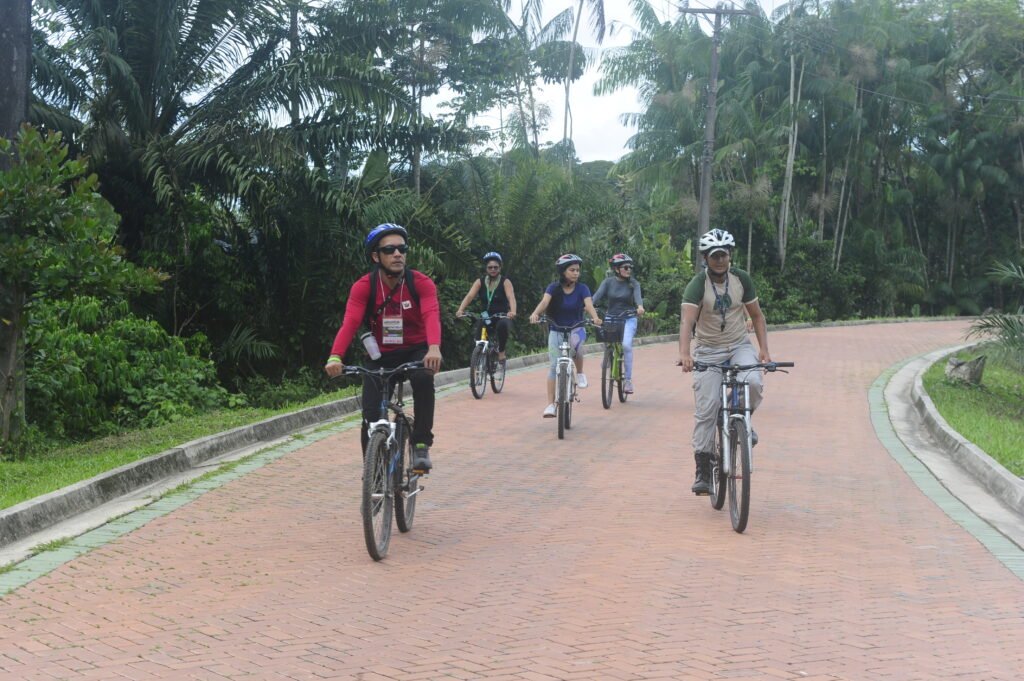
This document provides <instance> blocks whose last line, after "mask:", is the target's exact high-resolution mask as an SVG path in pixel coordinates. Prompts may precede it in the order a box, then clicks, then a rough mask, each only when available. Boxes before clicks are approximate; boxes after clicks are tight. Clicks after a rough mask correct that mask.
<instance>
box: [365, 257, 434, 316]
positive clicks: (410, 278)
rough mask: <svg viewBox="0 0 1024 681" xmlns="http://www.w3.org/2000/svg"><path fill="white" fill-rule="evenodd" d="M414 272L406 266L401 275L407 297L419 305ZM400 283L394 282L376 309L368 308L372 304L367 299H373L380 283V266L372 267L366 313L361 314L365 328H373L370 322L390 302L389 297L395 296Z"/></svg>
mask: <svg viewBox="0 0 1024 681" xmlns="http://www.w3.org/2000/svg"><path fill="white" fill-rule="evenodd" d="M415 274H416V270H411V269H408V268H406V270H405V274H404V275H402V276H403V280H404V281H405V287H406V288H407V289H408V290H409V297H410V298H412V300H413V302H414V303H416V306H417V307H419V304H420V294H419V293H417V292H416V277H415V276H414V275H415ZM401 283H402V282H401V281H399V282H398V283H397V284H395V287H394V288H393V289H391V293H390V294H388V296H387V297H386V298H385V299H384V301H383V302H382V303H381V304H380V305H378V306H377V309H376V310H372V309H370V308H372V307H373V305H371V304H370V303H369V301H371V300H373V299H374V298H375V297H376V295H377V288H378V287H379V285H380V267H374V268H373V271H372V272H370V297H369V298H368V299H367V305H366V313H365V314H364V315H363V326H365V327H366V328H367V330H369V331H372V330H373V327H372V326H370V324H371V322H372V321H373V319H374V318H375V317H379V316H380V315H381V313H383V312H384V308H385V307H387V305H388V303H390V302H391V299H392V298H393V297H394V296H395V294H396V293H398V289H399V288H400V287H401Z"/></svg>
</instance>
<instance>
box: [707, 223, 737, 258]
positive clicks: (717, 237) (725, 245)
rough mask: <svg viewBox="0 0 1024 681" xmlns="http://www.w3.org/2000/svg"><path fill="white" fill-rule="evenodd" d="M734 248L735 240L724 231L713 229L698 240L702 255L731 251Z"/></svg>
mask: <svg viewBox="0 0 1024 681" xmlns="http://www.w3.org/2000/svg"><path fill="white" fill-rule="evenodd" d="M734 248H736V239H733V238H732V234H729V232H727V231H725V230H724V229H713V230H711V231H710V232H707V233H705V234H704V235H702V236H701V238H700V252H701V254H702V255H710V254H711V252H712V251H717V250H722V249H726V250H730V251H731V250H732V249H734Z"/></svg>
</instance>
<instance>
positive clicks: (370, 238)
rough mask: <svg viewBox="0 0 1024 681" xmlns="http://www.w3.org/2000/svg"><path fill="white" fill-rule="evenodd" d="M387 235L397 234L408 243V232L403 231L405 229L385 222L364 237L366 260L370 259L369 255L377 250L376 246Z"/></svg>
mask: <svg viewBox="0 0 1024 681" xmlns="http://www.w3.org/2000/svg"><path fill="white" fill-rule="evenodd" d="M388 234H398V235H401V237H402V238H403V239H405V240H406V241H409V232H407V231H406V230H405V227H402V226H401V225H396V224H394V223H393V222H385V223H384V224H382V225H377V226H376V227H374V228H373V229H371V230H370V233H369V234H367V235H366V241H364V242H363V246H364V248H365V249H366V257H367V258H369V257H370V254H371V253H373V252H374V251H375V250H377V244H379V243H380V240H381V239H383V238H384V237H386V236H387V235H388Z"/></svg>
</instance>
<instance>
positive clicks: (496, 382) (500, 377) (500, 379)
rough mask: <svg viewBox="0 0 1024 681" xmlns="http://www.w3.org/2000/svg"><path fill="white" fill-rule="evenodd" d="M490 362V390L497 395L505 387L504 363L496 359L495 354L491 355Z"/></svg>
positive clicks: (496, 355)
mask: <svg viewBox="0 0 1024 681" xmlns="http://www.w3.org/2000/svg"><path fill="white" fill-rule="evenodd" d="M491 361H492V362H493V365H492V366H493V367H494V368H493V370H492V371H491V390H493V391H494V393H495V394H497V393H500V392H501V389H502V388H504V387H505V363H504V362H502V361H501V360H500V359H498V353H497V352H495V353H494V354H493V355H492V357H491Z"/></svg>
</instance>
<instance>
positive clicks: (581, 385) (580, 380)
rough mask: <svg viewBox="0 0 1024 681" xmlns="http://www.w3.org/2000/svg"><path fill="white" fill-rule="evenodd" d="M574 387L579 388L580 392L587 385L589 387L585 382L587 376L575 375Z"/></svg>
mask: <svg viewBox="0 0 1024 681" xmlns="http://www.w3.org/2000/svg"><path fill="white" fill-rule="evenodd" d="M576 385H577V386H578V387H579V389H580V390H583V389H584V388H586V387H587V386H588V385H590V383H588V382H587V375H586V374H576Z"/></svg>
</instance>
